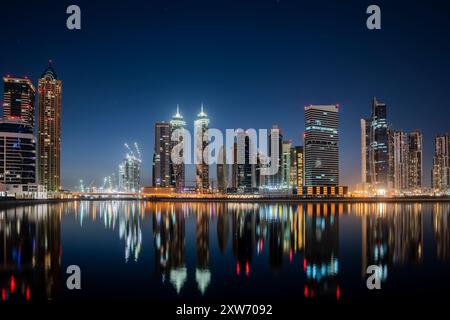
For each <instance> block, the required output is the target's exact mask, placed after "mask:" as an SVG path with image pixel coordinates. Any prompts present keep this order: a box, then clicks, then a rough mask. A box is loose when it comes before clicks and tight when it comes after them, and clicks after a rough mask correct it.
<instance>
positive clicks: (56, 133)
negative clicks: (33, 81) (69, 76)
mask: <svg viewBox="0 0 450 320" xmlns="http://www.w3.org/2000/svg"><path fill="white" fill-rule="evenodd" d="M38 92H39V97H38V99H39V100H38V134H37V142H38V177H39V179H38V182H39V184H41V185H45V186H47V190H48V191H58V190H60V188H61V80H58V78H57V75H56V72H55V70H54V69H53V66H52V64H51V61H50V63H49V65H48V67H47V69H46V70H45V72H44V73H43V74H42V75H41V78H40V79H39V81H38Z"/></svg>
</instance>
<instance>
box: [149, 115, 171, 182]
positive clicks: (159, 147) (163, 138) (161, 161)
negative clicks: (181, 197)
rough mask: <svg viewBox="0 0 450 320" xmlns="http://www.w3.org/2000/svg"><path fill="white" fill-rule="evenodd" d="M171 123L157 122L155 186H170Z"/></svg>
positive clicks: (154, 158) (154, 156)
mask: <svg viewBox="0 0 450 320" xmlns="http://www.w3.org/2000/svg"><path fill="white" fill-rule="evenodd" d="M170 132H171V129H170V124H169V123H167V122H157V123H155V151H154V154H153V186H154V187H170V186H172V185H173V181H172V180H171V178H172V175H171V170H170V169H171V162H170V151H171V143H170Z"/></svg>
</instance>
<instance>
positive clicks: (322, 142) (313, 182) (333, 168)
mask: <svg viewBox="0 0 450 320" xmlns="http://www.w3.org/2000/svg"><path fill="white" fill-rule="evenodd" d="M338 125H339V107H338V106H337V105H316V106H314V105H310V106H306V107H305V138H304V152H305V185H306V186H338V185H339V134H338Z"/></svg>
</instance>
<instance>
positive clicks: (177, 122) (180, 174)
mask: <svg viewBox="0 0 450 320" xmlns="http://www.w3.org/2000/svg"><path fill="white" fill-rule="evenodd" d="M185 126H186V122H185V121H184V119H183V116H182V115H181V114H180V109H179V107H178V105H177V113H175V114H174V115H173V117H172V120H170V151H171V152H172V149H173V147H174V146H176V145H177V144H178V143H179V141H180V138H182V137H181V135H179V134H175V136H174V139H173V140H172V134H173V133H174V131H175V130H179V129H184V127H185ZM169 156H170V160H171V161H170V165H171V170H170V171H171V174H172V178H171V180H172V184H173V185H174V186H175V188H176V190H177V191H183V188H184V183H185V164H184V162H183V163H174V161H173V159H172V157H171V155H170V154H169ZM179 156H180V157H182V156H183V153H181V154H180V155H179Z"/></svg>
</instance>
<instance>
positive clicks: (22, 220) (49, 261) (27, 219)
mask: <svg viewBox="0 0 450 320" xmlns="http://www.w3.org/2000/svg"><path fill="white" fill-rule="evenodd" d="M61 211H62V207H50V206H46V205H37V206H31V207H19V208H14V209H9V210H4V211H1V212H0V248H1V250H2V251H1V254H0V288H1V300H2V301H4V300H10V301H25V300H31V299H36V300H38V299H39V300H40V299H45V300H50V299H54V298H55V297H57V296H58V294H59V287H60V286H59V281H60V271H61V224H60V221H61Z"/></svg>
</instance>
